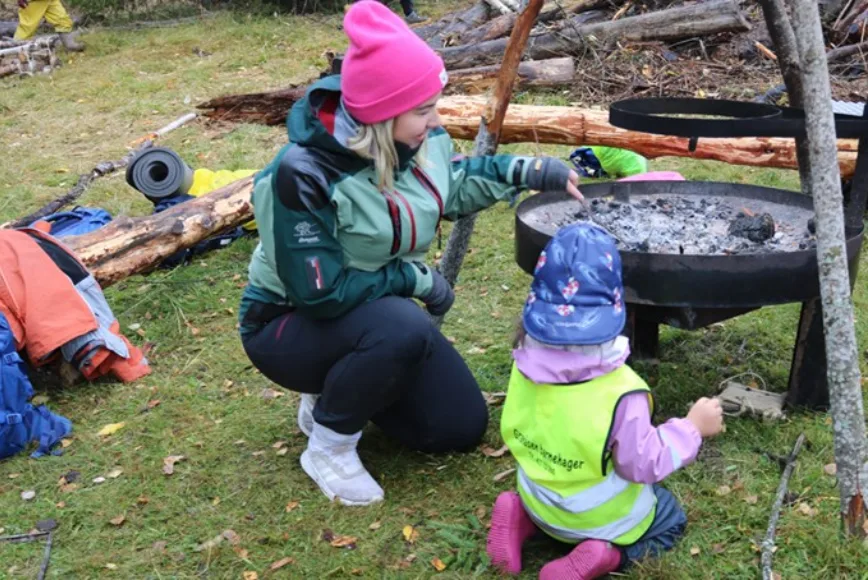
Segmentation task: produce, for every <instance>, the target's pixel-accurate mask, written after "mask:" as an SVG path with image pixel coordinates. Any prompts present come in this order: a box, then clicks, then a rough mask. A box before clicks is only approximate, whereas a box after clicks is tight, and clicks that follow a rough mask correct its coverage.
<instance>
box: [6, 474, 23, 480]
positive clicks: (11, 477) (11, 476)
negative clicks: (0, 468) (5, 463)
mask: <svg viewBox="0 0 868 580" xmlns="http://www.w3.org/2000/svg"><path fill="white" fill-rule="evenodd" d="M19 477H21V474H20V473H10V474H9V479H17V478H19Z"/></svg>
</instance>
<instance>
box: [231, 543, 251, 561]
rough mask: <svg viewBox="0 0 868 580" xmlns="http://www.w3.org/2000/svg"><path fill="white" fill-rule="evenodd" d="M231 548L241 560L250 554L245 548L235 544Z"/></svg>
mask: <svg viewBox="0 0 868 580" xmlns="http://www.w3.org/2000/svg"><path fill="white" fill-rule="evenodd" d="M232 550H233V551H234V552H235V555H236V556H238V557H239V558H241V559H242V560H246V559H247V556H249V555H250V553H249V552H248V551H247V550H245V549H244V548H242V547H241V546H235V547H233V548H232Z"/></svg>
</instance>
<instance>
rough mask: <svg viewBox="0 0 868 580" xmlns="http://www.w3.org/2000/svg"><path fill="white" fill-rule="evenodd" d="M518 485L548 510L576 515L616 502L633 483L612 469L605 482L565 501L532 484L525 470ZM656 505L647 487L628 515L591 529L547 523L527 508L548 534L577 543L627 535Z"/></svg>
mask: <svg viewBox="0 0 868 580" xmlns="http://www.w3.org/2000/svg"><path fill="white" fill-rule="evenodd" d="M518 485H519V491H521V492H524V493H526V494H528V495H530V496H531V497H533V498H534V499H535V500H536V501H538V502H540V503H542V504H543V505H545V506H547V507H550V508H554V509H557V510H562V511H566V512H569V513H573V514H577V513H582V512H586V511H590V510H592V509H594V508H597V507H599V506H601V505H602V504H604V503H606V502H607V501H609V500H612V499H614V498H615V497H616V496H618V495H620V494H621V493H623V492H624V491H625V490H626V489H627V488H628V487H629V486H630V482H629V481H627V480H626V479H623V478H622V477H619V476H618V475H617V474H616V473H615V472H614V470H613V471H612V473H611V474H609V476H608V477H607V478H606V479H605V480H603V482H602V483H600V484H598V485H595V486H594V487H592V488H590V489H586V490H583V491H580V492H579V493H577V494H575V495H572V496H569V497H566V498H562V497H561V496H560V495H559V494H558V493H557V492H554V491H552V490H550V489H546V488H545V487H543V486H541V485H538V484H535V483H534V482H532V481H531V480H530V479H529V478H528V477H527V474H525V472H524V470H523V469H522V468H521V467H519V468H518ZM522 495H524V494H522ZM656 505H657V496H656V495H655V494H654V489H653V488H652V487H651V486H650V485H644V486H642V490H641V491H640V492H639V497H637V498H636V501H635V502H634V503H633V509H632V510H631V511H630V513H629V514H627V515H626V516H625V517H623V518H621V519H620V520H617V521H614V522H610V523H608V524H606V525H603V526H599V527H596V528H588V529H576V528H565V527H560V526H557V525H555V524H552V523H549V522H546V521H545V520H543V519H542V518H541V517H540V516H539V515H537V514H536V513H534V511H533V510H532V509H527V510H526V511H527V512H528V513H529V514H530V516H531V519H532V520H533V521H534V523H536V525H537V526H539V527H540V528H541V529H542V530H544V531H545V532H546V533H548V534H549V535H552V536H555V537H557V538H560V539H564V540H569V541H575V542H578V541H581V540H585V539H589V538H593V539H597V540H606V541H608V542H613V541H615V540H617V539H619V538H620V537H621V536H623V535H624V534H627V533H628V532H630V531H632V530H634V529H636V528H638V527H639V526H640V525H641V524H642V523H643V521H644V520H645V519H646V518H648V516H649V514H651V513H652V512H653V511H654V508H655V506H656ZM528 507H529V506H528V505H527V502H525V508H528Z"/></svg>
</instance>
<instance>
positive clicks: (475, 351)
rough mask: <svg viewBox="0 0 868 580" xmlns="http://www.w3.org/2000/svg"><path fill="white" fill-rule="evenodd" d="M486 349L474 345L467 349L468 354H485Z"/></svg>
mask: <svg viewBox="0 0 868 580" xmlns="http://www.w3.org/2000/svg"><path fill="white" fill-rule="evenodd" d="M486 350H487V349H484V348H482V347H480V346H472V347H470V348H469V349H467V354H485V352H486Z"/></svg>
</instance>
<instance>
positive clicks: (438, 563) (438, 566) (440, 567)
mask: <svg viewBox="0 0 868 580" xmlns="http://www.w3.org/2000/svg"><path fill="white" fill-rule="evenodd" d="M431 565H432V566H434V569H435V570H437V571H438V572H442V571H443V570H445V569H446V564H444V563H443V560H441V559H440V558H434V559H432V560H431Z"/></svg>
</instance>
